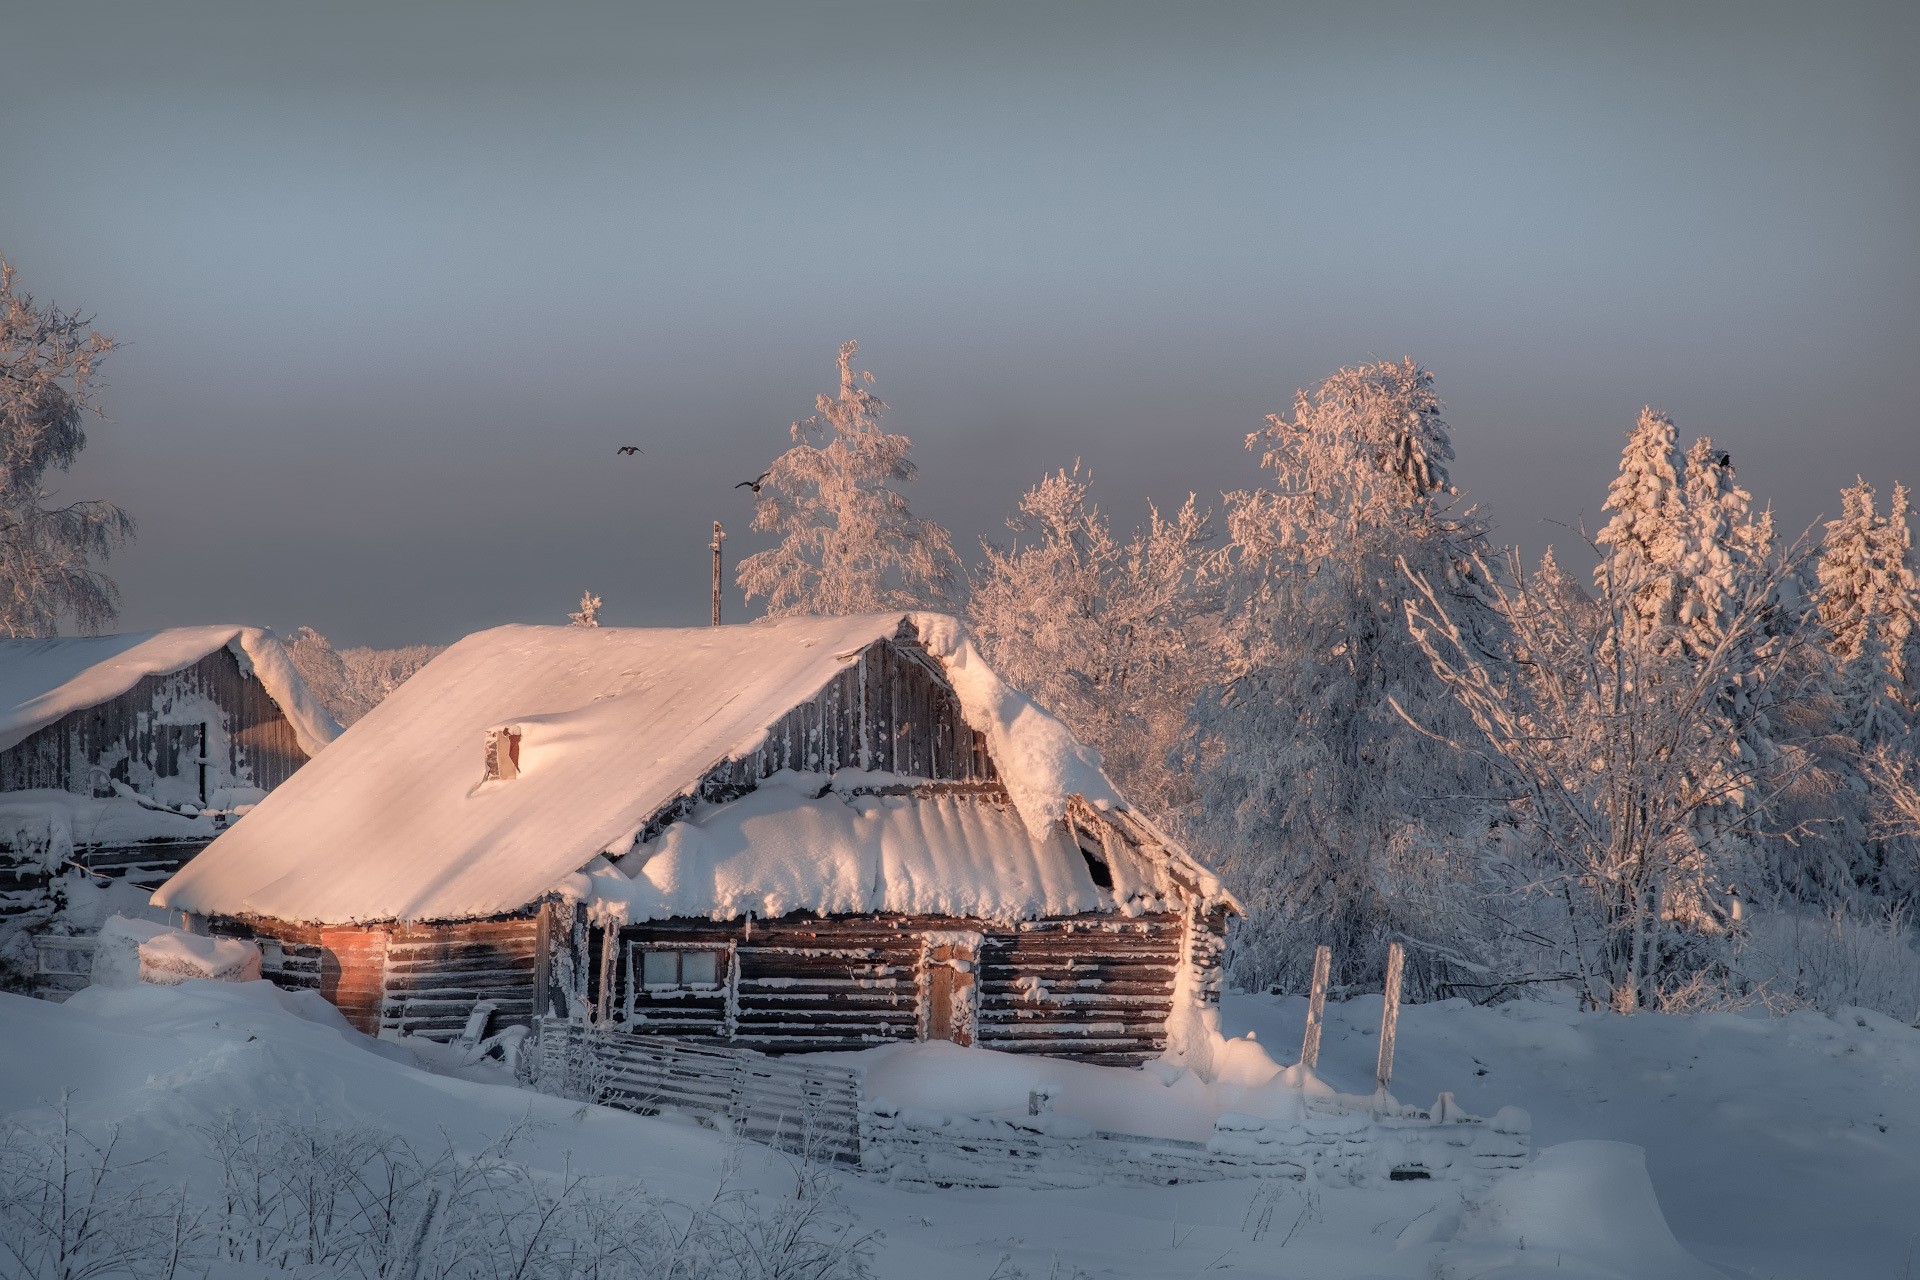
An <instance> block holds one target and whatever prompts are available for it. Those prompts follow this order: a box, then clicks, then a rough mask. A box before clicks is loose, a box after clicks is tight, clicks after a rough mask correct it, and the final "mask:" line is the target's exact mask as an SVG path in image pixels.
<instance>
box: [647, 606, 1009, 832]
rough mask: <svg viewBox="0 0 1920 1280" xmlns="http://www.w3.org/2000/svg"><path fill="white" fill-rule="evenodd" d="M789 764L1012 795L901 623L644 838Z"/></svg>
mask: <svg viewBox="0 0 1920 1280" xmlns="http://www.w3.org/2000/svg"><path fill="white" fill-rule="evenodd" d="M782 769H792V770H794V771H795V772H799V773H834V772H837V771H839V770H841V769H865V770H871V771H873V772H876V773H894V774H899V775H901V776H903V777H909V778H925V779H929V780H930V781H932V782H935V783H944V784H951V786H952V788H953V789H956V790H967V791H978V792H982V793H985V794H989V795H998V796H1002V797H1004V796H1005V794H1006V789H1005V787H1004V786H1002V785H1001V782H1000V776H999V773H998V772H997V771H996V770H995V768H994V764H993V757H992V756H991V754H989V752H988V750H987V738H986V735H985V734H983V733H980V732H979V731H978V730H976V729H974V728H973V726H971V725H969V724H968V723H967V721H966V717H965V716H964V715H963V714H961V711H960V699H959V697H958V696H957V695H956V694H955V693H954V691H953V686H952V685H950V684H948V683H947V678H946V675H945V673H944V672H942V670H941V669H940V662H939V660H938V659H936V658H935V657H933V655H931V654H929V653H928V652H927V651H926V650H925V649H924V648H922V647H921V645H920V643H919V640H918V638H917V637H916V636H915V635H914V634H913V631H912V629H911V627H909V626H907V625H905V624H903V625H902V627H901V631H900V633H899V634H896V635H895V636H893V637H891V638H889V639H884V640H876V641H874V642H873V643H872V644H870V645H868V646H867V647H866V648H864V649H862V650H861V651H860V652H859V654H858V656H857V657H855V658H854V659H852V660H851V661H849V662H848V663H847V665H846V667H845V669H844V670H842V671H841V672H840V674H839V675H837V676H835V677H834V678H833V679H832V680H831V681H829V682H828V684H827V685H826V687H825V688H823V689H821V690H820V692H819V693H817V694H815V695H814V696H813V697H811V698H809V699H807V701H805V702H803V703H801V704H800V705H799V706H797V707H795V708H793V709H792V710H791V711H789V712H787V713H786V715H784V716H782V717H781V718H780V719H779V720H777V721H775V722H774V723H773V725H772V726H771V727H770V728H769V729H768V730H767V736H766V740H765V741H764V742H762V743H761V745H760V747H759V748H758V749H757V750H756V751H754V752H752V753H751V754H749V755H747V756H744V757H741V758H739V759H736V760H728V761H724V762H723V763H721V764H720V765H718V766H716V767H715V768H714V769H712V770H711V771H709V772H708V774H707V775H706V776H705V777H704V778H702V779H701V780H700V782H699V784H698V785H697V786H696V787H695V788H694V789H693V790H692V791H691V792H689V793H688V794H686V795H683V796H681V797H680V798H678V799H676V800H674V801H672V802H671V803H669V804H667V805H665V806H663V807H662V808H661V809H660V811H659V812H657V813H655V814H654V815H653V816H652V817H651V818H649V819H648V820H647V823H646V824H645V826H644V827H642V829H641V832H640V840H641V842H643V843H644V842H645V841H648V840H651V839H653V838H654V837H655V836H657V835H659V834H660V832H662V831H664V830H666V828H667V827H668V826H670V825H672V824H673V823H674V822H676V821H678V820H679V819H680V818H681V817H683V816H685V815H686V814H687V813H688V812H690V811H691V810H692V808H693V806H694V805H695V804H697V803H699V802H700V801H703V800H704V801H708V802H714V803H717V802H721V801H725V800H731V799H735V798H737V797H739V796H742V795H745V794H746V793H747V792H749V791H752V790H753V789H754V788H755V787H757V786H758V785H759V784H760V781H761V779H763V778H767V777H770V776H771V775H773V774H775V773H778V772H779V771H780V770H782Z"/></svg>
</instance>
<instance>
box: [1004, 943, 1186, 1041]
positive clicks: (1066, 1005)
mask: <svg viewBox="0 0 1920 1280" xmlns="http://www.w3.org/2000/svg"><path fill="white" fill-rule="evenodd" d="M1186 934H1187V930H1186V922H1185V921H1184V920H1183V919H1182V918H1181V917H1179V916H1173V915H1162V916H1142V917H1138V918H1135V919H1126V918H1124V917H1119V916H1090V917H1084V918H1079V919H1073V920H1037V921H1033V922H1031V923H1027V924H1023V925H1020V926H1019V927H1017V928H1015V929H1011V930H1004V929H1003V930H999V931H995V930H987V931H986V939H985V942H984V943H983V945H982V947H981V953H980V1009H979V1015H978V1019H979V1020H978V1024H977V1027H978V1029H977V1031H976V1033H975V1035H976V1040H975V1042H976V1043H977V1044H979V1045H980V1046H981V1047H982V1048H986V1049H998V1050H1000V1051H1001V1052H1003V1053H1035V1054H1044V1055H1054V1056H1070V1057H1075V1058H1080V1059H1084V1060H1089V1061H1094V1062H1106V1063H1113V1064H1118V1065H1131V1064H1136V1063H1140V1062H1144V1061H1145V1060H1147V1059H1148V1058H1151V1057H1154V1056H1155V1055H1157V1054H1159V1053H1160V1052H1161V1051H1162V1050H1164V1049H1165V1048H1166V1045H1167V1015H1168V1014H1170V1013H1171V1012H1172V1011H1173V1001H1174V994H1175V982H1176V979H1177V977H1178V970H1179V965H1180V953H1181V949H1182V947H1183V946H1184V945H1185V943H1186Z"/></svg>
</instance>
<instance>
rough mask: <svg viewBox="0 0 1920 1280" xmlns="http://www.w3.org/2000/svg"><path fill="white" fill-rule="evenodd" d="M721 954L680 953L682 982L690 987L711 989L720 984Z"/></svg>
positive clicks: (713, 952) (714, 952)
mask: <svg viewBox="0 0 1920 1280" xmlns="http://www.w3.org/2000/svg"><path fill="white" fill-rule="evenodd" d="M719 973H720V953H719V952H717V951H683V952H681V953H680V981H681V983H682V984H683V985H685V986H689V987H711V986H714V985H716V984H717V983H718V982H719Z"/></svg>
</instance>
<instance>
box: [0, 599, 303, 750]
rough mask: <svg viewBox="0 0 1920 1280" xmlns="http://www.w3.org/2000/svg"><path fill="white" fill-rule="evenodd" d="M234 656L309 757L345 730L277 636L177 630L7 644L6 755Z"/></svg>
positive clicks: (3, 647)
mask: <svg viewBox="0 0 1920 1280" xmlns="http://www.w3.org/2000/svg"><path fill="white" fill-rule="evenodd" d="M222 648H226V649H230V650H232V651H233V655H234V657H235V658H237V659H238V660H239V662H240V669H241V670H242V671H245V672H249V673H251V674H252V675H253V676H255V677H256V678H258V679H259V681H260V683H261V684H262V685H263V686H264V687H265V688H266V691H267V696H269V697H271V698H272V699H273V700H274V702H275V703H276V704H278V705H279V707H280V711H281V713H282V714H283V715H285V716H286V717H287V721H288V723H289V724H291V725H292V726H293V733H294V738H295V739H296V740H297V741H298V742H299V744H300V749H301V750H302V751H304V752H306V753H307V755H308V756H315V755H318V754H319V752H320V748H322V747H324V746H326V745H327V744H328V743H329V742H332V741H333V740H334V739H335V738H336V737H338V736H339V735H340V726H339V725H337V724H335V723H334V720H333V717H332V716H330V715H328V714H327V711H326V709H325V708H324V707H322V706H321V705H320V702H319V700H318V699H316V698H315V697H314V696H313V694H312V693H311V692H310V691H309V690H308V689H307V684H306V681H304V680H302V679H301V678H300V673H299V672H297V671H295V670H294V667H293V663H292V661H290V660H289V659H288V657H287V652H286V650H285V649H283V648H281V646H280V642H279V641H278V640H276V639H275V638H274V636H273V633H272V632H270V631H264V630H262V629H261V628H259V627H237V626H209V627H172V628H170V629H168V630H166V631H143V632H135V633H130V634H127V635H114V636H58V637H54V638H51V639H45V640H0V751H5V750H6V749H7V748H9V747H12V746H15V745H17V744H19V743H20V742H22V741H23V740H25V739H26V738H27V737H29V736H30V735H32V734H34V733H36V732H38V731H39V730H41V729H44V728H46V727H47V726H48V725H50V724H52V723H53V722H54V721H56V720H58V719H60V718H61V717H62V716H65V715H69V714H71V713H72V712H75V711H80V710H83V709H85V708H87V707H93V706H98V705H99V704H100V703H103V702H109V701H111V700H113V699H114V698H117V697H119V696H120V695H121V694H123V693H125V692H127V690H129V689H131V688H133V686H134V685H136V684H138V683H139V682H140V680H141V679H142V677H145V676H158V675H166V674H168V673H169V672H173V671H180V670H184V669H185V668H187V667H190V666H192V665H193V664H194V663H196V662H198V661H200V660H201V659H202V658H204V657H206V656H207V655H208V654H210V653H214V652H216V651H218V650H220V649H222Z"/></svg>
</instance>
